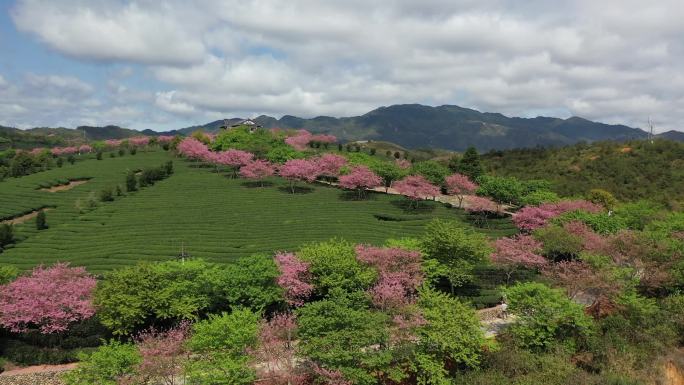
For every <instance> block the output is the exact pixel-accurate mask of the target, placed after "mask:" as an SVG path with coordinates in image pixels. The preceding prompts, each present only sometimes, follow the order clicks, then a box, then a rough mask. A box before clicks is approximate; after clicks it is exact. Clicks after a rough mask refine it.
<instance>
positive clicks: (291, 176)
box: [278, 159, 321, 194]
mask: <svg viewBox="0 0 684 385" xmlns="http://www.w3.org/2000/svg"><path fill="white" fill-rule="evenodd" d="M320 171H321V170H320V168H319V166H318V164H317V163H316V162H315V161H313V160H308V159H292V160H288V161H287V162H285V164H284V165H282V166H281V167H280V169H279V170H278V173H279V174H280V176H282V177H283V178H285V179H288V180H290V189H291V190H292V193H293V194H294V192H295V187H294V183H295V182H296V181H306V182H313V181H314V180H316V177H317V176H318V175H319V174H320Z"/></svg>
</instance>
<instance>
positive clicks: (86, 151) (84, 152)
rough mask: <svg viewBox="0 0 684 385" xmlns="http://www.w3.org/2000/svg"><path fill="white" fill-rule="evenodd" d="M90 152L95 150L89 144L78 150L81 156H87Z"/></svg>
mask: <svg viewBox="0 0 684 385" xmlns="http://www.w3.org/2000/svg"><path fill="white" fill-rule="evenodd" d="M89 152H93V148H92V147H91V146H89V145H87V144H83V145H81V146H80V147H79V148H78V153H79V154H87V153H89Z"/></svg>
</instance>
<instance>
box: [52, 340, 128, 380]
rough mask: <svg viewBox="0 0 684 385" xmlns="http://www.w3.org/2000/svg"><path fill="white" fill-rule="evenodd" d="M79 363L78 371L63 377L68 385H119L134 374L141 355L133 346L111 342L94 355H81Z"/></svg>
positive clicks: (75, 370)
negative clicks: (122, 380) (119, 381)
mask: <svg viewBox="0 0 684 385" xmlns="http://www.w3.org/2000/svg"><path fill="white" fill-rule="evenodd" d="M79 361H80V363H79V365H78V367H77V368H76V369H74V370H72V371H69V372H67V373H65V374H64V375H63V376H62V380H63V381H64V383H65V384H66V385H117V384H118V380H120V379H121V378H124V377H126V376H127V375H131V374H132V373H133V371H134V367H135V366H136V365H137V364H139V363H140V354H139V353H138V350H137V349H136V347H135V346H134V345H132V344H122V343H120V342H118V341H109V342H108V343H105V344H104V345H102V346H100V347H99V348H98V349H97V351H95V352H93V353H92V354H82V355H80V356H79Z"/></svg>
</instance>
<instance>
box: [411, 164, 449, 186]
mask: <svg viewBox="0 0 684 385" xmlns="http://www.w3.org/2000/svg"><path fill="white" fill-rule="evenodd" d="M450 173H451V172H450V170H449V169H448V168H447V167H445V166H443V165H442V164H440V163H437V162H435V161H434V160H427V161H424V162H418V163H416V164H414V165H413V166H412V167H411V174H414V175H415V174H418V175H422V176H424V177H425V179H427V180H429V181H430V183H432V184H435V185H437V186H441V185H443V184H444V178H446V177H447V176H448V175H449V174H450Z"/></svg>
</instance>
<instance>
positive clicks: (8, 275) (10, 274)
mask: <svg viewBox="0 0 684 385" xmlns="http://www.w3.org/2000/svg"><path fill="white" fill-rule="evenodd" d="M18 276H19V270H18V269H17V268H16V267H14V266H9V265H8V266H0V285H5V284H7V283H10V282H12V281H14V279H15V278H17V277H18Z"/></svg>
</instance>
